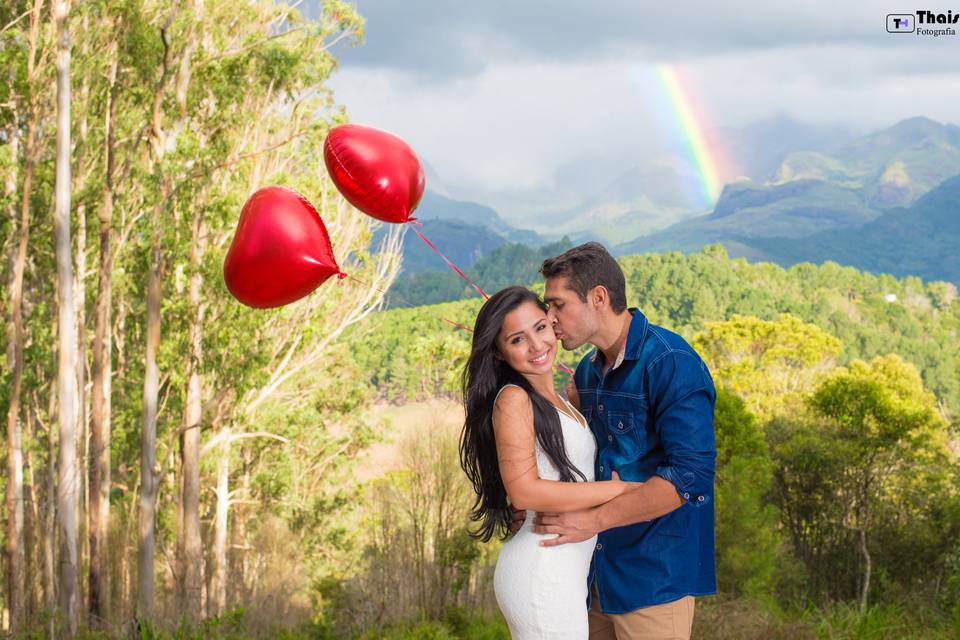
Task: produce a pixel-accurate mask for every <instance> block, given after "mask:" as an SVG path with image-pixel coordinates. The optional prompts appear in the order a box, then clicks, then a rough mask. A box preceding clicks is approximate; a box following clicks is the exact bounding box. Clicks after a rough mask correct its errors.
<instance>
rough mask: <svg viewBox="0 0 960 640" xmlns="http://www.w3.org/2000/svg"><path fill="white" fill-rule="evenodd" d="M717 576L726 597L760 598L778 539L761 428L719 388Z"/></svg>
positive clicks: (770, 580) (766, 587) (770, 576)
mask: <svg viewBox="0 0 960 640" xmlns="http://www.w3.org/2000/svg"><path fill="white" fill-rule="evenodd" d="M714 428H715V431H716V442H717V466H716V487H717V489H716V501H717V504H716V549H717V578H718V587H719V590H720V591H721V593H723V594H724V595H725V596H728V597H737V596H750V597H754V598H761V597H763V596H765V595H767V594H769V593H770V592H771V587H772V584H773V578H774V573H775V571H776V569H777V566H778V555H779V552H780V541H779V536H778V534H777V531H776V523H777V518H778V513H777V509H776V507H775V506H774V505H772V504H770V503H769V502H768V501H767V494H768V493H769V492H770V491H771V490H772V488H773V465H772V464H771V461H770V454H769V452H768V450H767V443H766V441H765V439H764V434H763V429H762V428H761V426H760V425H759V424H758V423H757V420H756V418H755V417H754V416H753V415H752V414H751V413H750V412H749V411H748V410H747V407H746V404H745V403H744V401H743V400H742V399H740V397H738V396H736V395H735V394H733V393H731V392H730V391H727V390H726V389H724V388H722V387H721V388H720V389H718V392H717V405H716V413H715V416H714Z"/></svg>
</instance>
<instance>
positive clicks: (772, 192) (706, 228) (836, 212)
mask: <svg viewBox="0 0 960 640" xmlns="http://www.w3.org/2000/svg"><path fill="white" fill-rule="evenodd" d="M957 174H960V127H956V126H953V125H943V124H939V123H937V122H934V121H933V120H930V119H928V118H911V119H909V120H904V121H902V122H900V123H898V124H897V125H895V126H893V127H890V128H888V129H884V130H882V131H879V132H876V133H873V134H871V135H868V136H863V137H861V138H858V139H856V140H854V141H852V142H850V143H848V144H847V145H844V146H843V147H841V148H840V149H838V150H836V151H834V152H832V153H825V152H815V151H799V152H794V153H791V154H789V155H788V156H787V158H786V159H785V160H784V161H783V163H781V165H780V168H779V170H778V171H777V174H776V177H775V179H774V181H773V182H770V183H767V184H756V183H752V182H735V183H732V184H728V185H727V186H726V187H725V188H724V190H723V193H722V194H721V197H720V200H719V201H718V202H717V205H716V207H715V209H714V212H713V213H711V214H710V215H707V216H700V217H697V218H693V219H690V220H686V221H683V222H680V223H678V224H675V225H672V226H670V227H667V228H666V229H663V230H661V231H659V232H657V233H654V234H651V235H648V236H644V237H639V238H636V239H635V240H633V241H630V242H626V243H623V244H621V245H619V246H617V247H616V252H617V253H619V254H623V255H626V254H630V253H637V252H645V251H696V250H698V249H699V248H700V247H702V246H704V245H705V244H709V243H714V242H722V243H724V244H725V245H727V246H728V247H729V248H730V249H731V252H733V253H734V254H736V255H744V256H747V257H750V258H753V259H758V258H764V257H767V255H766V254H765V253H764V252H763V251H762V250H761V249H760V247H766V246H768V245H769V244H770V243H767V242H753V241H752V239H755V238H770V237H774V238H803V237H807V236H811V235H814V234H817V233H820V232H827V231H830V232H831V233H832V232H833V231H842V230H843V229H851V228H856V227H862V226H864V225H867V224H868V223H871V222H873V221H874V220H876V219H878V218H880V217H881V216H883V215H885V214H888V213H889V212H894V213H895V212H896V210H897V209H898V208H900V207H903V206H909V205H910V204H912V203H913V202H915V201H916V200H917V199H918V198H920V197H922V196H923V195H924V194H925V193H928V192H929V191H930V190H931V189H933V188H934V187H936V186H937V185H938V184H940V183H941V182H943V181H944V180H946V179H948V178H950V177H952V176H954V175H957ZM775 244H776V243H775ZM818 256H820V258H822V259H826V258H838V256H833V255H828V254H818ZM769 257H773V256H769ZM796 258H797V259H801V260H802V259H814V256H809V257H808V256H805V255H802V254H798V255H796ZM923 273H926V272H923Z"/></svg>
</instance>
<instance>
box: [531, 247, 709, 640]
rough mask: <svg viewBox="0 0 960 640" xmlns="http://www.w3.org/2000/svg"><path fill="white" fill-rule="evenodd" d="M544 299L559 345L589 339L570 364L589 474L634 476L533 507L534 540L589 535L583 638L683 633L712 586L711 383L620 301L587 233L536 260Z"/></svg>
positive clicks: (601, 253) (662, 333)
mask: <svg viewBox="0 0 960 640" xmlns="http://www.w3.org/2000/svg"><path fill="white" fill-rule="evenodd" d="M540 271H541V273H542V274H543V276H544V278H545V279H546V291H545V294H544V299H545V301H546V302H547V303H548V304H549V305H550V310H549V312H548V316H549V317H550V319H551V321H553V322H554V323H555V329H556V332H557V337H558V338H559V339H560V340H561V342H562V344H563V347H564V348H565V349H568V350H572V349H576V348H578V347H580V346H581V345H583V344H585V343H590V344H592V345H594V347H596V348H595V349H594V350H593V351H591V352H590V353H589V354H588V355H587V356H585V357H584V358H583V360H582V361H581V362H580V364H579V366H578V367H577V370H576V374H575V375H574V381H575V383H576V394H577V395H578V396H579V403H580V404H579V406H580V409H581V412H582V413H583V414H584V416H585V417H586V418H587V420H588V421H589V423H590V428H591V429H592V431H593V433H594V436H595V437H596V439H597V460H596V469H595V473H596V478H597V480H609V479H610V478H611V474H612V473H613V472H614V471H616V472H617V474H619V476H620V478H621V479H623V480H628V481H634V482H641V483H642V484H641V485H640V486H639V487H638V488H637V489H635V490H633V491H631V492H628V493H626V494H624V495H622V496H620V497H619V498H617V499H615V500H612V501H610V502H608V503H606V504H605V505H602V506H600V507H596V508H594V509H588V510H585V511H578V512H572V513H563V514H550V513H544V514H538V516H537V519H536V520H535V525H536V528H535V531H537V532H538V533H554V534H559V536H558V537H557V538H556V539H553V540H548V541H545V542H544V544H545V545H550V546H552V545H560V544H565V543H568V542H579V541H582V540H586V539H587V538H590V537H591V536H593V535H594V534H599V537H598V539H597V546H596V550H595V551H594V556H593V564H592V566H591V569H590V575H589V581H590V594H591V596H590V598H589V602H588V606H589V607H590V638H591V640H601V639H614V638H615V639H617V640H624V639H627V638H629V639H631V640H638V639H644V640H646V639H651V640H652V639H657V640H665V639H667V638H689V637H690V630H691V627H692V624H693V608H694V597H695V596H702V595H709V594H713V593H716V570H715V564H714V547H713V526H714V514H713V500H712V498H713V480H714V462H715V458H716V448H715V446H714V433H713V410H714V404H715V400H716V392H715V389H714V385H713V380H712V379H711V377H710V373H709V371H708V370H707V367H706V365H705V364H704V362H703V360H702V359H701V358H700V356H699V355H698V354H697V353H696V351H694V350H693V348H692V347H691V346H690V345H689V344H688V343H687V342H686V341H685V340H684V339H683V338H681V337H680V336H678V335H677V334H675V333H673V332H671V331H668V330H666V329H664V328H662V327H658V326H656V325H653V324H651V323H650V322H648V321H647V318H646V317H645V316H644V315H643V314H642V313H640V311H639V310H637V309H632V308H631V309H627V305H626V286H625V281H624V275H623V271H622V270H621V269H620V266H619V265H618V264H617V262H616V260H614V258H613V257H612V256H611V255H610V254H609V253H608V252H607V250H606V249H604V247H603V246H602V245H600V244H598V243H595V242H589V243H587V244H583V245H580V246H578V247H574V248H572V249H570V250H569V251H567V252H566V253H564V254H562V255H560V256H557V257H556V258H550V259H548V260H546V261H544V263H543V265H542V267H541V269H540Z"/></svg>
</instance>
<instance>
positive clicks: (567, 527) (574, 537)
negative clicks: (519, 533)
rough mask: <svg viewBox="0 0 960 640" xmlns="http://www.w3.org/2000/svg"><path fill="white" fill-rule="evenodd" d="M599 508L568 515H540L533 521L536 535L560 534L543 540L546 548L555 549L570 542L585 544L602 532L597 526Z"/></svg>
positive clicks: (571, 512)
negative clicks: (585, 541)
mask: <svg viewBox="0 0 960 640" xmlns="http://www.w3.org/2000/svg"><path fill="white" fill-rule="evenodd" d="M597 510H598V507H594V508H592V509H584V510H583V511H570V512H568V513H538V514H537V515H536V517H535V518H534V519H533V525H534V526H533V531H534V532H535V533H558V534H560V537H558V538H554V539H552V540H543V541H542V542H541V543H540V544H541V545H542V546H544V547H555V546H557V545H559V544H566V543H568V542H583V541H584V540H589V539H590V538H592V537H593V536H595V535H597V534H598V533H599V532H600V529H599V527H598V525H597V520H598V518H597Z"/></svg>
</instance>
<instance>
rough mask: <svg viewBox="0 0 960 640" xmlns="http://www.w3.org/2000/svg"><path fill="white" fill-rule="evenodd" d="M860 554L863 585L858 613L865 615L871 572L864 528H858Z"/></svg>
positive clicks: (871, 566)
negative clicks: (861, 557) (861, 555)
mask: <svg viewBox="0 0 960 640" xmlns="http://www.w3.org/2000/svg"><path fill="white" fill-rule="evenodd" d="M860 553H861V554H863V585H862V588H861V590H860V613H865V612H866V610H867V603H868V600H869V596H870V574H871V573H872V572H873V562H872V560H871V558H870V549H868V548H867V529H866V527H861V528H860Z"/></svg>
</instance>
